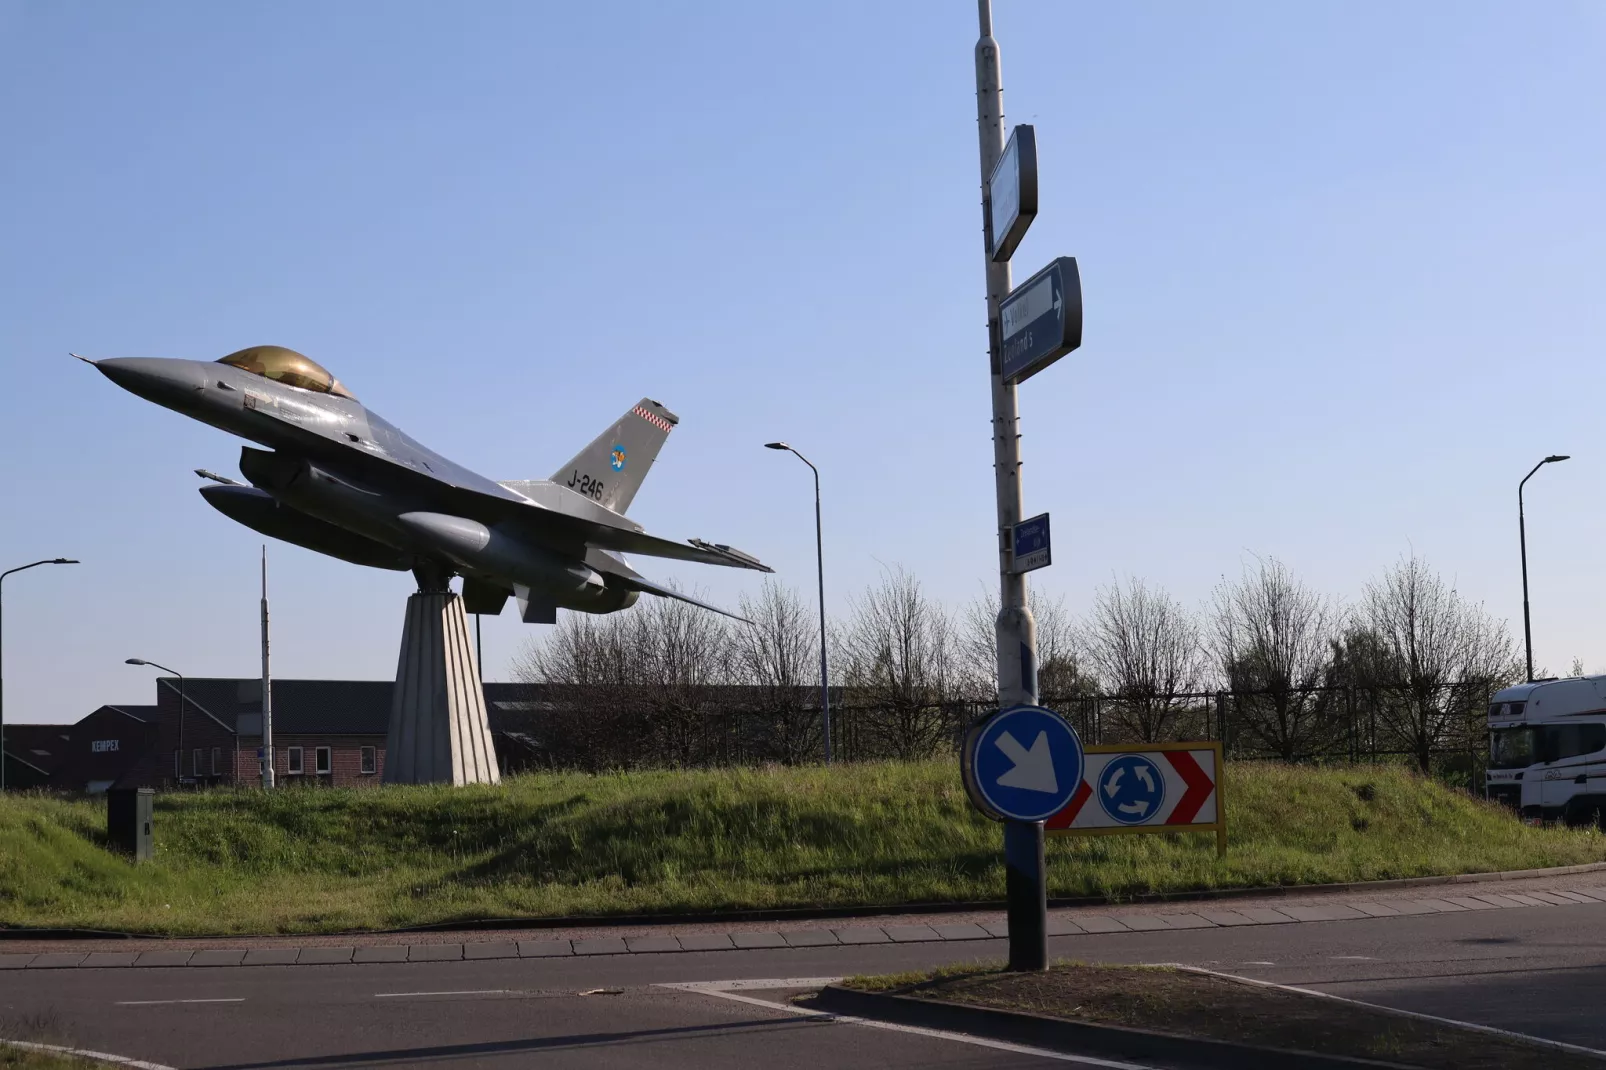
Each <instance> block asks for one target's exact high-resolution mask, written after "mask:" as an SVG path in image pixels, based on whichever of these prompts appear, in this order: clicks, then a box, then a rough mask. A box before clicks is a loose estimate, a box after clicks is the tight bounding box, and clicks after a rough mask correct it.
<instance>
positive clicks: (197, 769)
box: [190, 747, 205, 776]
mask: <svg viewBox="0 0 1606 1070" xmlns="http://www.w3.org/2000/svg"><path fill="white" fill-rule="evenodd" d="M204 753H205V751H203V750H201V748H200V747H196V748H195V750H194V752H193V753H191V755H190V776H200V775H201V755H202V754H204Z"/></svg>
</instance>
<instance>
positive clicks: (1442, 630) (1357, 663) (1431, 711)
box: [1346, 554, 1521, 772]
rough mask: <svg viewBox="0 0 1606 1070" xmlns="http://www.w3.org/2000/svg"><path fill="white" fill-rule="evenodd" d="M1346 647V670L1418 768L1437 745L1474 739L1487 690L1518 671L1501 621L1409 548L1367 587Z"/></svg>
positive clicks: (1423, 767)
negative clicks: (1368, 693)
mask: <svg viewBox="0 0 1606 1070" xmlns="http://www.w3.org/2000/svg"><path fill="white" fill-rule="evenodd" d="M1346 645H1347V647H1348V648H1349V650H1350V657H1349V661H1350V670H1351V671H1352V672H1353V673H1354V674H1355V676H1356V677H1357V679H1359V680H1360V681H1362V682H1363V683H1366V684H1369V685H1370V686H1371V687H1372V688H1373V691H1374V693H1375V694H1376V695H1378V699H1377V705H1376V709H1377V713H1378V716H1379V717H1380V719H1381V720H1382V721H1383V723H1384V725H1385V726H1386V728H1387V730H1388V731H1389V732H1390V734H1392V735H1393V736H1394V737H1395V738H1396V739H1397V740H1398V741H1399V742H1400V743H1401V744H1402V745H1404V746H1405V747H1406V748H1407V749H1408V750H1409V752H1410V753H1411V755H1412V756H1413V757H1414V758H1415V760H1416V763H1417V767H1418V768H1419V769H1421V770H1422V771H1423V772H1427V771H1428V770H1429V768H1430V762H1431V758H1432V754H1433V751H1434V750H1435V749H1436V748H1438V747H1440V746H1443V745H1444V744H1446V743H1454V744H1457V745H1459V744H1461V743H1464V742H1470V741H1471V740H1470V739H1469V738H1468V734H1469V733H1474V732H1476V730H1477V728H1478V726H1479V725H1480V724H1481V720H1482V718H1481V715H1482V712H1483V704H1484V702H1485V701H1486V700H1487V697H1488V695H1489V694H1490V693H1491V692H1492V691H1493V690H1495V689H1497V688H1499V687H1501V686H1503V685H1504V684H1505V683H1507V682H1509V681H1511V680H1513V679H1516V678H1517V677H1518V675H1519V673H1520V671H1521V670H1520V667H1519V662H1518V658H1517V652H1516V645H1515V644H1514V643H1513V642H1512V639H1511V636H1510V635H1509V634H1508V633H1507V632H1506V628H1505V625H1504V623H1503V622H1499V621H1496V620H1494V619H1493V618H1492V617H1490V616H1489V614H1488V613H1486V612H1485V611H1484V609H1483V606H1482V605H1479V604H1473V603H1469V602H1467V601H1465V600H1464V599H1462V597H1461V596H1460V594H1459V593H1457V591H1456V589H1455V588H1454V586H1452V585H1451V584H1449V583H1446V582H1445V580H1444V579H1443V578H1442V577H1441V576H1440V575H1439V574H1438V573H1436V572H1434V571H1433V570H1432V569H1430V568H1429V567H1428V565H1427V564H1426V562H1424V561H1423V560H1422V559H1421V558H1419V557H1417V556H1415V555H1414V554H1413V555H1411V556H1410V557H1406V558H1403V559H1401V560H1400V561H1399V562H1398V563H1397V564H1396V565H1395V566H1394V567H1393V568H1392V569H1390V570H1389V571H1388V572H1387V573H1385V574H1384V575H1383V577H1382V578H1381V579H1379V580H1376V581H1373V582H1371V583H1368V584H1367V585H1366V590H1365V594H1364V596H1363V597H1362V599H1361V604H1360V606H1359V607H1357V610H1356V612H1355V614H1354V620H1353V624H1352V627H1351V633H1350V636H1349V637H1348V640H1347V643H1346Z"/></svg>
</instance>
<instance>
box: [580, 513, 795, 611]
mask: <svg viewBox="0 0 1606 1070" xmlns="http://www.w3.org/2000/svg"><path fill="white" fill-rule="evenodd" d="M585 540H586V545H587V546H593V547H596V548H597V549H599V550H615V551H618V552H620V553H626V554H640V555H642V556H643V557H667V558H671V559H673V560H676V561H697V562H701V563H702V564H705V565H727V566H729V567H731V568H750V569H753V570H754V571H755V572H774V571H775V570H774V569H772V568H770V567H769V566H768V565H766V564H764V562H762V561H760V560H759V559H758V558H756V557H754V556H753V555H751V554H744V553H742V551H740V550H737V549H734V548H733V547H730V546H726V545H724V544H723V543H713V542H704V541H703V540H702V539H691V540H690V541H688V542H674V541H673V540H670V539H660V538H658V537H657V536H656V535H648V534H647V533H646V532H645V531H630V530H627V529H624V528H616V527H604V526H601V525H598V526H597V527H596V528H595V529H594V530H592V531H590V532H587V533H586V537H585ZM676 597H679V596H678V595H677V596H676ZM687 601H690V599H687ZM698 604H699V605H701V604H702V603H700V602H699V603H698Z"/></svg>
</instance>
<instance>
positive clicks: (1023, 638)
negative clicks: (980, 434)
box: [976, 0, 1048, 970]
mask: <svg viewBox="0 0 1606 1070" xmlns="http://www.w3.org/2000/svg"><path fill="white" fill-rule="evenodd" d="M977 11H978V15H979V20H980V28H981V36H980V39H979V40H977V42H976V125H977V134H978V138H979V145H980V149H981V185H982V196H983V200H984V202H985V200H986V197H987V184H988V181H989V179H991V177H992V174H993V169H994V168H995V167H996V166H997V165H998V161H999V158H1000V157H1001V156H1003V153H1004V88H1003V81H1002V76H1001V74H1000V67H999V58H998V42H997V41H995V40H994V39H993V11H992V2H991V0H978V2H977ZM984 212H985V208H984ZM989 237H990V236H988V235H984V240H983V257H984V259H985V261H986V265H987V337H988V360H989V363H990V372H991V376H992V397H993V480H994V486H995V488H996V491H997V497H998V533H997V534H998V587H999V609H998V620H997V623H996V628H995V630H996V633H997V636H998V702H999V705H1000V706H1001V707H1003V708H1005V709H1007V708H1009V707H1011V706H1017V705H1032V706H1035V705H1036V704H1037V624H1036V622H1035V621H1034V620H1033V619H1032V611H1031V608H1030V607H1029V606H1028V605H1027V604H1026V577H1025V575H1024V574H1022V573H1018V572H1014V571H1012V569H1011V567H1010V566H1011V560H1010V558H1011V547H1010V539H1011V535H1012V532H1013V530H1014V527H1015V525H1016V524H1017V523H1019V522H1020V520H1021V513H1022V506H1021V500H1022V499H1021V478H1020V476H1021V473H1020V469H1021V459H1020V411H1019V408H1018V407H1017V405H1016V388H1015V385H1014V384H1013V383H1009V382H1005V380H1004V374H1003V371H1004V365H1003V332H1002V323H1001V321H1000V316H999V305H1000V303H1001V302H1002V301H1003V300H1004V298H1005V297H1007V296H1008V295H1009V289H1010V269H1009V263H1008V262H1007V261H1005V262H1003V263H995V262H994V261H993V259H992V256H991V250H989V249H987V247H986V246H987V245H988V244H989V242H988V240H987V239H988V238H989ZM1004 864H1005V874H1006V883H1007V895H1008V901H1009V957H1010V968H1011V969H1016V970H1042V969H1046V968H1047V966H1048V961H1047V957H1048V941H1047V933H1048V888H1047V883H1046V881H1045V879H1044V872H1045V860H1044V847H1043V823H1042V822H1041V821H1005V822H1004Z"/></svg>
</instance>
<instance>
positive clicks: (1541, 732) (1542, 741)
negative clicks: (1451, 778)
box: [1484, 676, 1606, 830]
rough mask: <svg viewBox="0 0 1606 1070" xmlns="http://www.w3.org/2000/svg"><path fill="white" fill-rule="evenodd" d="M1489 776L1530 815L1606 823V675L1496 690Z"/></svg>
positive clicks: (1506, 799) (1495, 793) (1490, 783)
mask: <svg viewBox="0 0 1606 1070" xmlns="http://www.w3.org/2000/svg"><path fill="white" fill-rule="evenodd" d="M1485 784H1486V786H1485V789H1484V791H1485V794H1486V795H1487V796H1488V798H1490V799H1493V800H1495V801H1497V802H1502V803H1505V804H1506V805H1507V806H1510V807H1511V808H1512V809H1514V810H1516V811H1517V812H1518V813H1520V814H1521V815H1522V816H1523V817H1525V818H1530V819H1533V818H1537V819H1540V820H1545V821H1558V820H1559V821H1565V822H1566V823H1567V824H1569V825H1589V824H1593V825H1595V826H1597V827H1599V828H1601V829H1602V830H1606V676H1579V677H1572V678H1570V679H1566V680H1536V681H1534V682H1533V683H1527V684H1517V685H1515V686H1514V687H1508V688H1505V689H1504V690H1502V691H1498V692H1496V693H1495V695H1494V698H1493V699H1492V700H1491V701H1490V703H1489V769H1488V775H1487V779H1486V781H1485Z"/></svg>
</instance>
